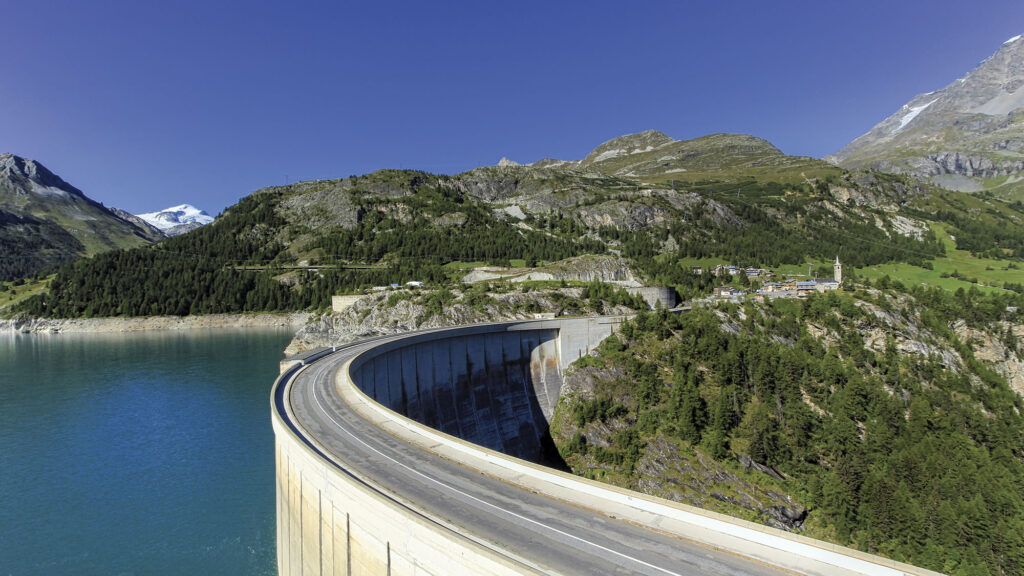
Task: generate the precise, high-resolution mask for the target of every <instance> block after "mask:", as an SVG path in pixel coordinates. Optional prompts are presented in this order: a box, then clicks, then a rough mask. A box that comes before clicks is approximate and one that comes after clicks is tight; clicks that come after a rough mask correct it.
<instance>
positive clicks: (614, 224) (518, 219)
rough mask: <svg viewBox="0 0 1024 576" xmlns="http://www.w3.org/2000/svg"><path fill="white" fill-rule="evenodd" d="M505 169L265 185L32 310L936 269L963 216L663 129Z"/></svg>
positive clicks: (758, 144)
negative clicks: (556, 265)
mask: <svg viewBox="0 0 1024 576" xmlns="http://www.w3.org/2000/svg"><path fill="white" fill-rule="evenodd" d="M504 164H505V165H504V166H487V167H481V168H477V169H474V170H470V171H468V172H464V173H461V174H456V175H452V176H448V175H439V174H429V173H426V172H416V171H409V170H379V171H377V172H373V173H370V174H365V175H362V176H353V177H349V178H343V179H337V180H317V181H310V182H298V183H294V184H290V185H287V186H274V187H269V188H264V189H262V190H257V191H256V192H253V193H252V194H250V195H249V196H247V197H246V198H244V199H243V200H242V201H240V202H239V203H238V204H236V205H234V206H231V207H230V208H228V209H227V210H226V211H225V212H224V213H223V214H222V215H221V216H220V217H218V218H217V219H216V220H215V221H214V222H213V223H212V224H210V225H208V226H203V227H201V228H199V229H197V230H195V231H193V232H191V233H189V234H185V235H182V236H177V237H175V238H169V239H167V240H165V241H163V242H161V243H160V244H159V245H157V246H153V247H148V248H142V249H136V250H130V251H128V252H117V253H111V254H108V255H102V256H100V257H97V258H95V259H93V260H92V261H90V262H87V263H83V264H82V265H81V266H75V267H74V268H73V269H71V268H66V269H65V270H63V271H62V272H61V273H60V274H58V276H57V278H56V279H55V280H54V282H53V283H52V284H51V286H50V296H49V297H47V298H45V299H44V298H39V299H36V300H32V301H31V302H27V303H26V304H25V305H24V306H23V307H22V308H21V311H23V312H26V313H28V314H30V315H33V316H45V317H55V316H56V317H75V316H82V315H85V316H107V315H151V314H200V313H215V312H238V311H257V310H261V311H262V310H297V309H309V308H327V307H329V306H330V297H331V295H332V294H340V293H353V292H358V291H361V290H364V289H366V288H369V287H371V286H380V285H387V284H390V283H396V282H397V283H403V282H406V281H409V280H411V279H414V280H420V281H424V282H427V283H429V284H433V285H455V284H458V283H459V282H460V280H461V279H462V278H463V277H464V276H465V275H466V271H465V269H466V268H472V267H478V266H482V265H491V266H510V265H513V263H515V264H514V265H515V266H517V267H533V266H536V265H542V264H544V263H551V262H556V261H560V260H564V259H567V258H573V257H579V256H583V255H587V254H614V255H617V256H621V257H622V258H624V259H625V260H626V261H627V262H628V265H629V266H630V267H632V269H633V270H634V271H635V276H636V277H637V278H639V279H640V281H643V282H646V283H651V284H656V285H672V286H675V287H676V289H677V290H678V291H679V292H680V293H681V294H684V295H698V294H703V293H706V292H707V291H710V284H709V283H712V282H714V279H713V278H708V277H697V276H695V275H691V274H690V273H689V272H690V268H689V265H684V264H685V262H688V261H700V260H710V259H714V260H717V261H718V262H722V261H728V262H737V263H743V264H745V265H763V266H773V267H775V266H780V265H791V266H798V267H800V268H804V266H805V265H806V262H807V261H808V259H810V260H812V261H814V262H825V261H829V262H830V261H832V260H834V259H835V258H836V256H837V255H838V256H839V257H840V258H841V259H842V261H843V262H844V263H847V264H848V265H849V266H851V267H863V266H869V265H877V264H881V263H884V262H891V261H898V262H913V263H920V264H923V263H924V262H925V261H926V260H928V259H931V258H934V257H937V256H939V255H941V254H942V253H943V251H944V247H943V245H942V244H941V243H939V242H937V241H936V238H935V237H934V235H933V233H932V232H931V230H930V227H929V226H930V225H929V224H928V223H927V221H926V220H925V219H926V218H928V217H930V216H929V214H932V213H938V212H941V213H942V214H943V215H944V216H943V217H948V218H954V217H956V216H957V215H958V214H960V212H957V211H955V210H953V209H951V208H950V207H949V205H948V203H945V202H943V201H938V200H936V201H931V204H928V205H919V206H917V205H916V204H915V203H919V202H920V199H922V198H925V197H926V196H927V195H926V191H925V190H923V189H922V188H921V187H920V186H918V185H916V184H914V183H912V182H909V181H906V179H901V178H900V177H897V176H888V175H884V174H862V173H853V172H846V171H844V170H842V169H840V168H837V167H835V166H833V165H831V164H828V163H826V162H824V161H822V160H816V159H813V158H804V157H793V156H787V155H785V154H783V153H782V152H781V151H779V150H778V148H776V147H774V146H772V145H771V144H770V143H769V142H767V141H765V140H763V139H760V138H756V137H753V136H748V135H742V134H715V135H710V136H705V137H701V138H696V139H692V140H674V139H672V138H670V137H668V136H666V135H664V134H661V133H659V132H654V131H648V132H643V133H640V134H634V135H627V136H623V137H620V138H616V139H613V140H610V141H608V142H605V143H604V144H602V145H600V146H598V147H597V148H595V149H594V150H593V151H591V152H590V153H589V154H587V155H586V156H584V158H583V159H582V160H545V161H541V162H536V163H534V164H532V165H513V164H512V163H511V162H505V163H504ZM915 206H917V207H915ZM910 208H914V210H915V211H909V210H910ZM984 218H985V219H986V220H985V222H984V223H983V224H984V226H982V223H978V225H979V226H981V228H978V229H977V230H975V229H966V230H961V228H962V226H961V225H959V224H957V223H956V222H952V221H951V223H950V224H949V226H950V229H951V230H952V232H953V233H955V234H956V235H957V242H967V241H972V240H976V241H977V242H978V243H979V244H986V245H990V244H992V243H993V241H992V240H991V239H987V240H986V238H987V237H986V236H984V233H985V232H987V231H990V230H992V229H994V228H995V227H996V224H992V225H990V224H989V221H991V222H992V223H998V227H999V230H1000V237H999V240H998V242H1001V243H1004V244H1006V245H1007V246H1009V247H1010V250H1012V249H1013V246H1015V245H1016V244H1019V242H1017V240H1018V239H1019V238H1024V230H1020V224H1019V222H1018V220H1019V219H1020V218H1019V215H1017V213H1015V212H1013V211H1006V210H1003V211H999V210H996V211H994V212H993V213H992V214H988V213H986V215H985V216H984ZM1014 218H1016V219H1017V220H1014ZM971 222H972V223H974V222H975V221H974V220H971ZM972 225H973V224H972ZM1018 233H1019V234H1018ZM996 246H997V247H999V246H1001V244H996ZM97 287H103V289H102V290H98V289H97Z"/></svg>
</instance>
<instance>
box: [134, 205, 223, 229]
mask: <svg viewBox="0 0 1024 576" xmlns="http://www.w3.org/2000/svg"><path fill="white" fill-rule="evenodd" d="M137 216H138V217H139V218H141V219H142V220H144V221H146V222H148V223H149V224H150V225H151V226H153V227H155V228H157V229H159V230H161V231H162V232H163V233H164V234H166V235H167V236H178V235H181V234H184V233H186V232H191V231H192V230H195V229H196V228H199V227H200V226H204V225H206V224H209V223H210V222H213V216H210V215H209V214H207V213H206V212H205V211H203V210H200V209H198V208H196V207H195V206H192V205H191V204H181V205H179V206H171V207H170V208H164V209H163V210H160V211H157V212H146V213H145V214H138V215H137Z"/></svg>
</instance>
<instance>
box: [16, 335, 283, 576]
mask: <svg viewBox="0 0 1024 576" xmlns="http://www.w3.org/2000/svg"><path fill="white" fill-rule="evenodd" d="M290 337H291V332H290V331H285V330H272V329H246V330H230V329H229V330H189V331H165V332H153V333H141V334H130V335H113V336H110V335H97V334H89V335H31V336H30V335H15V336H6V335H5V336H0V574H16V575H21V574H48V575H59V574H76V575H77V574H146V575H151V574H153V575H159V574H254V575H260V574H274V573H276V564H275V563H276V560H275V546H276V544H275V537H276V536H275V529H276V528H275V526H276V524H275V517H274V514H275V500H274V498H275V494H274V438H273V432H272V431H271V428H270V387H271V385H272V384H273V381H274V378H275V377H276V376H277V373H278V369H277V365H278V361H279V360H280V359H281V357H282V354H281V350H282V349H283V348H284V346H285V345H286V344H287V342H288V340H289V338H290Z"/></svg>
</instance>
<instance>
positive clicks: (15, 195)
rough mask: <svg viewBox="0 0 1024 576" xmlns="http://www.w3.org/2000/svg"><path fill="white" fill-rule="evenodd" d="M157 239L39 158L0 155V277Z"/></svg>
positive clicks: (36, 269)
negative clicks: (35, 159) (77, 186)
mask: <svg viewBox="0 0 1024 576" xmlns="http://www.w3.org/2000/svg"><path fill="white" fill-rule="evenodd" d="M122 214H123V213H122ZM160 238H162V235H161V234H160V233H159V232H155V231H154V230H152V229H151V228H149V227H146V226H143V225H139V224H138V223H137V222H135V221H134V220H133V219H132V218H128V217H125V216H122V215H121V214H119V213H118V212H117V211H114V210H111V209H109V208H106V207H105V206H103V205H102V204H100V203H98V202H95V201H93V200H91V199H89V198H88V197H87V196H86V195H85V194H84V193H82V191H81V190H79V189H78V188H76V187H74V186H72V185H71V184H69V183H67V182H65V181H64V180H63V179H62V178H61V177H59V176H57V175H56V174H54V173H53V172H51V171H50V170H48V169H47V168H46V167H45V166H43V165H42V164H41V163H39V162H36V161H34V160H29V159H25V158H22V157H19V156H15V155H13V154H0V246H2V247H3V249H2V250H0V280H11V279H15V278H21V277H25V276H28V275H32V274H37V273H40V272H43V271H45V270H48V269H52V268H55V267H56V266H58V265H60V264H62V263H65V262H69V261H71V260H74V259H76V258H80V257H83V256H88V255H92V254H96V253H99V252H103V251H106V250H113V249H116V248H129V247H134V246H141V245H144V244H148V243H150V242H154V241H156V240H159V239H160Z"/></svg>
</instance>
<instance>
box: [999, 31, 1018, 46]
mask: <svg viewBox="0 0 1024 576" xmlns="http://www.w3.org/2000/svg"><path fill="white" fill-rule="evenodd" d="M1020 37H1021V34H1017V35H1016V36H1014V37H1013V38H1010V39H1009V40H1007V41H1006V42H1003V46H1006V45H1007V44H1013V43H1014V42H1016V41H1017V40H1020Z"/></svg>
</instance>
